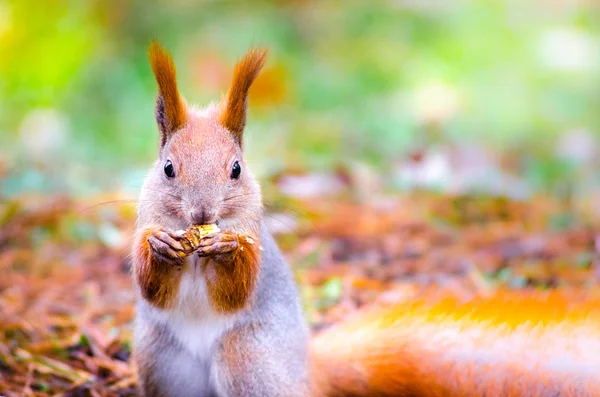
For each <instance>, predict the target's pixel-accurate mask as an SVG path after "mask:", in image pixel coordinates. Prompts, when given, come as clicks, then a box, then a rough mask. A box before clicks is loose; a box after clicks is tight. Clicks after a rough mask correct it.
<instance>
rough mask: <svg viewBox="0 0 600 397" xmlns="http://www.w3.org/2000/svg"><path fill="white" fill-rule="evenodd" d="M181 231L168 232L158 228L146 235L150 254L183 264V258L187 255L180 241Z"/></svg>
mask: <svg viewBox="0 0 600 397" xmlns="http://www.w3.org/2000/svg"><path fill="white" fill-rule="evenodd" d="M181 235H182V232H169V231H166V230H164V229H158V230H155V231H154V232H152V234H151V235H150V236H149V237H148V244H150V249H151V250H152V254H153V255H154V256H155V257H157V258H159V259H161V260H162V261H164V262H171V263H175V264H177V265H183V259H184V258H185V257H186V256H187V254H186V253H185V250H184V248H183V246H182V245H181V242H180V241H179V240H180V239H181Z"/></svg>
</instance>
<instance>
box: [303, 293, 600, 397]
mask: <svg viewBox="0 0 600 397" xmlns="http://www.w3.org/2000/svg"><path fill="white" fill-rule="evenodd" d="M599 303H600V301H598V300H595V301H591V300H579V301H576V300H574V299H572V298H570V299H569V298H566V297H564V296H561V295H560V294H558V293H544V294H536V295H525V294H520V293H515V292H504V293H499V294H498V295H496V296H495V297H493V298H477V299H474V300H471V301H469V302H466V303H460V302H458V301H457V300H456V299H452V298H447V299H440V300H437V301H436V302H434V303H425V302H417V303H403V304H397V305H394V306H392V307H386V308H378V309H375V310H370V311H366V312H361V313H359V314H358V315H357V316H354V317H353V318H350V319H349V320H348V321H345V322H343V323H342V324H340V325H338V326H335V327H333V328H331V329H328V330H326V331H324V332H322V333H320V334H318V335H317V336H316V337H315V338H314V339H313V340H312V341H311V360H312V363H311V364H312V366H313V367H312V371H313V379H314V393H313V394H314V395H315V396H423V397H441V396H464V397H467V396H483V395H486V396H488V395H489V396H546V395H552V396H560V397H575V396H579V397H583V396H590V397H591V396H600V376H599V375H600V338H599V337H598V335H600V304H599Z"/></svg>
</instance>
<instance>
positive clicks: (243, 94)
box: [219, 48, 268, 146]
mask: <svg viewBox="0 0 600 397" xmlns="http://www.w3.org/2000/svg"><path fill="white" fill-rule="evenodd" d="M267 52H268V51H267V50H266V49H264V48H252V49H250V50H249V51H248V52H247V53H246V55H244V57H242V59H240V61H239V62H238V63H237V65H236V66H235V69H234V71H233V78H232V80H231V87H230V88H229V91H228V92H227V97H226V98H225V102H224V103H223V104H222V107H221V113H220V115H219V121H220V122H221V124H222V125H223V126H224V127H225V128H227V129H228V130H229V131H230V132H231V134H233V136H234V138H235V140H236V141H237V143H238V144H239V145H240V146H242V136H243V134H244V127H245V125H246V107H247V103H248V90H249V89H250V86H251V85H252V83H253V82H254V80H255V79H256V77H257V76H258V74H259V73H260V70H261V69H262V67H263V66H264V65H265V62H266V61H267Z"/></svg>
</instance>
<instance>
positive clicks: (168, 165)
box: [165, 160, 175, 178]
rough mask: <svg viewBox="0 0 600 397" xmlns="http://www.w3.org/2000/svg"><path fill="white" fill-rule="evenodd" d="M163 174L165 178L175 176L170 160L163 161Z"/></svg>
mask: <svg viewBox="0 0 600 397" xmlns="http://www.w3.org/2000/svg"><path fill="white" fill-rule="evenodd" d="M165 175H166V176H167V178H175V169H174V168H173V163H171V160H167V162H166V163H165Z"/></svg>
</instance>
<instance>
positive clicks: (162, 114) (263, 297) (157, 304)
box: [132, 42, 600, 397]
mask: <svg viewBox="0 0 600 397" xmlns="http://www.w3.org/2000/svg"><path fill="white" fill-rule="evenodd" d="M148 53H149V60H150V65H151V68H152V71H153V73H154V76H155V78H156V82H157V85H158V96H157V99H156V108H155V117H156V122H157V124H158V130H159V151H158V159H157V161H156V162H155V163H154V165H153V166H152V168H151V170H150V171H149V174H148V176H147V177H146V180H145V181H144V184H143V187H142V189H141V194H140V198H139V202H138V220H137V229H136V230H137V231H136V234H135V236H134V243H133V249H132V264H133V266H132V278H133V284H134V286H135V290H136V294H137V299H136V300H137V303H136V312H137V314H136V321H135V328H134V345H133V347H134V348H133V357H134V361H135V366H136V373H137V378H138V385H139V388H140V392H141V394H142V395H144V396H150V397H154V396H218V397H226V396H227V397H228V396H251V397H252V396H257V397H270V396H284V397H287V396H290V397H293V396H312V397H317V396H318V397H320V396H433V397H441V396H547V395H552V396H573V397H574V396H592V395H593V396H599V395H600V380H599V379H600V377H599V376H598V375H600V339H599V338H598V335H600V334H599V333H598V332H599V331H600V314H599V313H598V310H599V309H597V308H598V307H600V306H598V305H597V302H596V303H595V302H584V303H581V304H579V305H574V306H573V305H572V303H571V302H570V301H569V300H568V299H565V298H561V297H560V296H558V297H557V296H555V295H551V296H550V297H549V298H546V299H541V298H540V297H539V296H538V297H535V296H534V297H533V298H527V297H522V296H513V295H510V294H509V293H507V294H505V295H502V294H499V295H498V296H496V297H495V298H491V299H487V300H479V301H477V300H474V301H473V302H470V303H466V304H463V305H459V304H458V303H456V302H454V303H449V302H450V301H448V300H443V301H441V302H438V303H437V304H433V305H426V304H424V303H418V302H414V303H411V304H397V305H393V306H391V307H385V308H379V309H372V310H366V311H364V312H361V313H359V314H357V315H356V316H355V317H354V318H351V319H349V320H348V321H346V322H344V323H342V324H340V325H337V326H334V327H332V328H330V329H328V330H325V331H322V332H321V333H319V334H317V335H316V336H315V337H312V338H311V336H310V332H309V328H308V326H307V324H306V322H305V319H304V316H303V311H302V307H301V304H300V299H299V294H298V291H297V287H296V285H295V282H294V279H293V277H292V272H291V269H290V267H289V266H288V264H287V263H286V261H285V260H284V258H283V256H282V253H281V252H280V250H279V248H278V246H277V244H276V242H275V240H274V239H273V237H272V236H271V235H270V234H269V232H268V230H267V228H266V226H265V223H264V220H263V206H262V199H261V190H260V186H259V184H258V183H257V181H256V179H255V177H254V176H253V174H252V172H251V171H250V169H249V168H248V165H247V164H246V162H245V161H244V156H243V148H244V145H243V133H244V127H245V124H246V113H247V103H248V91H249V89H250V86H251V85H252V83H253V81H254V80H255V78H256V77H257V76H258V74H259V72H260V71H261V68H262V67H263V66H264V64H265V62H266V58H267V50H265V49H260V48H253V49H251V50H249V51H248V52H247V53H246V55H244V56H243V57H242V58H241V60H240V61H239V62H238V63H237V65H236V66H235V69H234V72H233V78H232V82H231V86H230V87H229V89H228V91H227V93H226V95H225V96H224V97H223V98H222V100H221V101H220V102H219V103H217V104H211V105H209V106H207V107H206V108H203V109H199V108H196V107H194V106H190V105H188V103H187V102H186V100H185V99H184V98H183V97H182V96H181V94H180V93H179V90H178V87H177V79H176V72H175V66H174V63H173V60H172V58H171V57H170V55H169V53H168V52H167V50H165V49H164V48H163V47H162V46H161V45H160V44H159V43H158V42H153V43H151V45H150V47H149V50H148ZM194 225H216V226H217V227H218V231H216V232H214V233H212V234H209V235H206V236H203V237H202V238H201V239H200V241H199V243H198V245H197V246H194V248H193V250H192V251H190V250H189V249H187V248H186V244H185V242H184V240H185V234H186V232H185V231H186V230H187V229H189V228H190V227H193V226H194ZM520 313H527V315H529V316H530V317H525V316H524V315H522V314H520ZM548 313H551V314H552V315H549V314H548Z"/></svg>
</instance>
